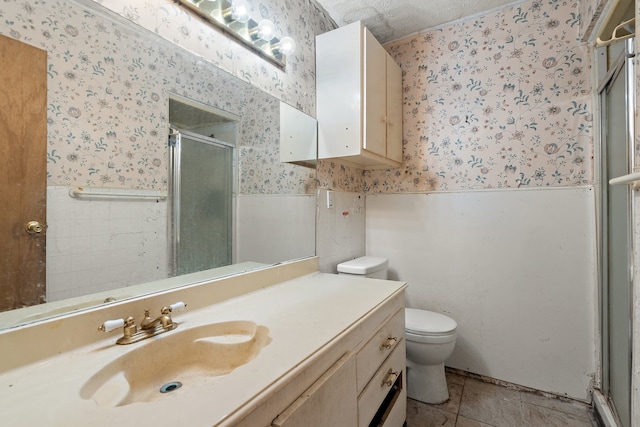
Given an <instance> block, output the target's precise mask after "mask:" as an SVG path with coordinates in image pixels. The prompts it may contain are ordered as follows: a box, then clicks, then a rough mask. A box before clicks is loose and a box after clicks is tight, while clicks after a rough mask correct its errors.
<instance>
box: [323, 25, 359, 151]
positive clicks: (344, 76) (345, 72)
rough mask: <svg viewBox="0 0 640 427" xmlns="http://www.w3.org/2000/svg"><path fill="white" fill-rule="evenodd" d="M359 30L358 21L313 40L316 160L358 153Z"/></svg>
mask: <svg viewBox="0 0 640 427" xmlns="http://www.w3.org/2000/svg"><path fill="white" fill-rule="evenodd" d="M361 35H362V28H361V26H360V23H359V22H354V23H353V24H350V25H346V26H344V27H340V28H338V29H336V30H333V31H329V32H327V33H324V34H320V35H319V36H318V37H317V38H316V103H317V104H316V115H317V118H318V158H319V159H326V158H333V157H348V156H356V155H359V154H360V147H361V140H362V126H361V120H362V118H361V117H362V113H363V110H362V97H361V96H362V95H361V92H362V84H363V82H362V36H361Z"/></svg>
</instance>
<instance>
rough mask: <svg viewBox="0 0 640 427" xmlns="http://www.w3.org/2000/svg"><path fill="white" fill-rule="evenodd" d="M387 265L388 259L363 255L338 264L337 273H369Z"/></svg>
mask: <svg viewBox="0 0 640 427" xmlns="http://www.w3.org/2000/svg"><path fill="white" fill-rule="evenodd" d="M388 265H389V260H388V259H386V258H379V257H373V256H363V257H360V258H356V259H352V260H351V261H346V262H343V263H340V264H338V267H337V269H338V272H339V273H349V274H361V275H365V274H369V273H375V272H376V271H380V270H383V269H385V268H387V266H388Z"/></svg>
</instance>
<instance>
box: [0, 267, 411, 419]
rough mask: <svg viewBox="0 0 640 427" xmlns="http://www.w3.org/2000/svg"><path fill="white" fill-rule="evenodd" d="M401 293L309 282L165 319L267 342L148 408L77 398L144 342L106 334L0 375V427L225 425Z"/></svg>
mask: <svg viewBox="0 0 640 427" xmlns="http://www.w3.org/2000/svg"><path fill="white" fill-rule="evenodd" d="M405 286H406V284H405V283H403V282H394V281H385V280H373V279H364V278H359V277H356V276H346V275H334V274H323V273H313V274H308V275H305V276H302V277H298V278H296V279H293V280H289V281H286V282H283V283H280V284H277V285H273V286H270V287H268V288H265V289H261V290H258V291H255V292H252V293H249V294H245V295H241V296H238V297H235V298H232V299H230V300H227V301H224V302H220V303H217V304H214V305H211V306H209V307H205V308H201V309H198V310H192V311H189V310H188V308H187V311H184V312H180V313H176V314H174V316H173V317H174V321H176V322H177V323H178V324H179V328H178V329H177V330H180V329H182V330H184V329H186V328H192V327H196V326H199V325H204V324H208V323H214V322H225V321H229V320H250V321H253V322H256V323H257V324H260V325H264V326H266V327H267V328H269V337H270V338H271V342H270V343H269V344H268V345H267V346H265V347H264V348H262V350H261V351H260V353H259V354H258V355H257V356H256V358H255V359H253V360H252V361H250V362H249V363H247V364H246V365H243V366H240V367H238V368H236V369H235V370H234V371H233V372H231V373H230V374H227V375H223V376H218V377H210V380H208V381H207V382H206V383H205V384H203V385H200V386H198V387H197V388H193V389H189V387H183V388H182V389H179V390H177V391H175V392H173V393H171V394H167V395H166V397H167V398H166V399H160V400H156V401H153V402H146V403H133V404H129V405H125V406H119V407H99V406H98V405H97V404H96V402H94V401H93V400H90V399H83V398H82V397H81V396H80V394H79V391H80V389H81V387H82V385H83V384H84V383H85V382H86V381H87V380H88V379H89V378H90V377H91V376H92V375H93V374H95V373H96V372H97V371H98V370H100V369H101V368H102V367H104V366H105V365H106V364H107V363H108V362H110V361H112V360H114V359H115V358H117V357H119V356H121V355H123V354H125V353H127V352H129V351H131V350H133V349H135V348H136V346H144V345H145V344H146V342H148V341H150V340H146V341H142V342H140V343H137V344H131V345H125V346H120V345H115V341H116V339H117V338H118V336H120V334H121V332H120V331H114V332H113V333H111V334H109V335H108V336H107V337H106V338H105V339H104V340H101V341H98V342H94V343H92V344H90V345H87V346H84V347H81V348H78V349H76V350H73V351H70V352H68V353H63V354H60V355H57V356H54V357H50V358H47V359H44V360H40V361H38V362H37V363H32V364H29V365H26V366H23V367H20V368H17V369H14V370H11V371H8V372H6V373H4V374H2V375H0V388H1V389H2V390H3V396H2V399H0V413H2V417H3V423H5V424H8V425H24V426H32V425H33V426H36V425H38V426H45V425H46V426H65V427H68V426H87V425H91V426H114V425H117V426H130V425H131V426H134V425H150V426H151V425H152V426H154V427H159V426H176V425H177V426H180V425H188V426H211V425H226V424H227V423H229V422H230V420H233V419H234V418H235V417H236V416H237V413H238V412H239V411H241V410H242V408H243V407H246V405H247V404H248V403H249V402H254V403H255V402H256V401H257V400H259V399H262V398H264V397H266V395H267V394H268V393H265V391H266V390H267V389H268V388H269V387H270V386H272V385H274V384H275V383H276V382H277V381H278V380H280V379H282V378H283V377H285V376H286V375H287V374H288V373H289V372H291V371H292V370H294V369H295V368H297V367H301V366H303V365H304V364H305V363H307V362H309V361H310V360H312V359H314V358H315V357H316V356H317V355H319V354H320V353H321V350H322V349H323V347H325V346H326V345H327V344H328V343H329V342H331V341H332V340H334V339H335V338H336V337H338V336H339V335H340V334H341V333H343V332H345V331H347V330H348V329H349V328H351V327H353V325H355V324H357V323H358V321H359V320H361V319H363V318H364V317H365V316H366V315H367V314H369V313H371V312H372V311H373V310H374V309H375V308H376V307H378V306H379V305H380V304H382V303H383V302H384V301H386V300H388V299H390V298H392V297H394V296H397V295H398V294H399V293H400V292H402V290H403V289H404V287H405ZM185 302H187V303H189V301H185ZM105 320H106V319H105ZM95 327H96V325H93V324H90V325H87V328H95ZM57 333H60V334H62V335H61V336H63V335H64V334H63V331H59V330H54V329H52V330H51V334H57ZM171 333H172V332H168V333H166V334H162V335H159V336H158V337H155V338H152V339H162V337H166V336H169V335H170V334H171ZM61 339H63V338H61ZM7 350H8V349H4V350H3V351H7ZM11 351H20V349H11Z"/></svg>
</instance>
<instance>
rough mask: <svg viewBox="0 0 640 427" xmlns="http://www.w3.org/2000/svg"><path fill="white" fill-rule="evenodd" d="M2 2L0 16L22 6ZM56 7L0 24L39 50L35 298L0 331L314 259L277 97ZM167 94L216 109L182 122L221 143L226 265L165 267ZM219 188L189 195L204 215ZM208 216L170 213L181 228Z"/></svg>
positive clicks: (141, 35)
mask: <svg viewBox="0 0 640 427" xmlns="http://www.w3.org/2000/svg"><path fill="white" fill-rule="evenodd" d="M8 7H9V10H8V11H4V13H5V17H9V16H12V14H14V15H15V16H20V14H21V13H23V10H22V7H21V6H20V5H16V6H15V7H14V6H11V5H10V6H8ZM68 7H69V10H68V11H66V12H64V13H62V12H60V13H59V16H56V17H55V20H54V19H53V18H51V19H49V17H48V16H46V17H45V16H43V17H40V16H35V17H30V21H32V22H36V23H40V22H41V25H42V27H40V26H39V25H40V24H39V25H36V24H33V26H31V27H29V26H21V27H20V28H21V34H17V35H16V34H13V33H12V31H11V30H10V29H9V27H5V25H9V24H8V23H9V22H10V20H9V19H8V18H7V19H6V20H3V23H1V24H0V30H1V31H0V32H1V33H3V34H9V35H11V36H12V37H13V38H16V39H24V40H29V41H30V44H33V45H36V46H40V45H42V46H44V47H46V50H47V52H48V64H47V69H46V70H45V72H46V73H47V75H48V78H47V85H48V89H47V106H48V107H47V108H48V114H47V121H48V123H47V132H48V136H47V158H48V162H47V190H46V199H47V203H46V208H47V226H48V228H47V230H46V248H47V254H46V271H47V273H46V274H47V277H46V300H47V302H46V303H44V304H39V305H33V306H30V307H24V308H17V309H13V310H8V311H4V312H2V313H0V328H6V327H12V326H15V325H19V324H23V323H26V322H30V321H36V320H41V319H44V318H48V317H51V316H57V315H60V314H64V313H68V312H70V311H74V310H80V309H85V308H87V307H92V306H95V305H99V304H103V303H110V302H112V301H114V300H115V301H121V300H122V299H127V298H132V297H136V296H139V295H144V294H148V293H152V292H157V291H158V290H161V289H167V288H171V287H176V286H181V285H185V284H189V283H194V282H198V281H204V280H209V279H211V278H215V277H220V276H227V275H231V274H237V273H241V272H245V271H248V270H252V269H256V268H262V267H265V266H269V265H273V264H274V263H280V262H284V261H287V260H292V259H299V258H304V257H309V256H313V255H315V170H314V169H310V168H308V167H303V166H299V165H295V164H291V163H287V162H281V160H280V147H279V146H280V144H279V138H280V109H281V103H280V100H278V99H276V98H275V97H273V96H271V95H269V94H267V93H265V92H263V91H261V90H259V89H257V88H256V87H254V86H253V85H251V84H249V83H247V82H244V81H242V80H240V79H238V78H236V77H234V76H232V75H230V74H228V73H227V72H225V71H223V70H221V69H219V68H217V67H216V66H214V65H213V64H211V63H209V62H206V61H203V60H202V58H200V57H198V56H196V55H193V54H191V53H189V52H188V51H186V50H185V49H182V48H180V47H178V46H177V45H175V44H173V43H170V42H168V41H166V40H165V39H163V38H161V37H159V36H157V35H155V34H152V33H150V32H148V31H146V30H144V29H141V28H139V27H137V26H136V25H134V24H132V23H130V22H129V21H127V20H125V19H124V18H122V17H119V16H115V15H113V14H110V13H109V14H106V13H103V12H100V13H93V11H91V10H90V8H89V9H88V7H87V6H86V5H85V6H82V7H81V6H78V5H77V4H75V3H74V2H70V3H69V5H68ZM93 7H97V8H99V7H100V6H97V5H96V6H92V8H93ZM42 10H43V9H37V8H36V9H33V10H31V11H30V13H35V14H37V13H40V12H41V11H42ZM63 17H66V18H67V19H70V20H69V21H68V22H65V21H64V20H63ZM41 18H42V19H41ZM53 21H55V22H53ZM54 27H55V32H56V34H52V32H53V31H54ZM87 32H89V33H91V37H88V38H84V39H83V40H80V38H81V37H79V34H81V35H82V34H86V33H87ZM57 33H60V34H57ZM60 40H65V41H67V42H66V43H60ZM170 100H178V101H179V102H180V103H181V104H183V105H185V106H187V107H188V108H190V109H192V111H191V113H192V114H196V115H198V114H205V113H211V112H213V113H214V114H216V115H217V116H218V117H223V118H224V119H225V120H223V121H222V122H223V123H222V124H220V123H217V124H212V123H208V124H203V123H199V124H198V121H197V120H198V119H197V118H196V119H194V120H193V123H192V126H191V125H189V124H188V123H189V121H188V120H187V122H186V123H187V124H186V125H185V124H184V123H185V122H184V120H182V118H181V122H182V123H181V124H180V126H181V127H182V128H185V127H190V128H189V129H181V131H182V132H183V135H187V136H188V137H191V138H195V137H197V136H198V135H200V136H204V137H206V138H204V139H206V140H207V141H206V142H207V143H209V142H210V140H215V141H223V142H227V143H228V144H229V145H228V149H229V151H228V152H227V154H225V156H226V157H225V158H226V159H227V160H228V162H227V163H226V164H227V165H228V167H229V170H228V171H227V172H226V175H227V179H228V181H229V182H230V183H231V184H230V185H231V187H232V188H231V189H229V188H226V190H225V191H226V192H227V193H228V195H229V196H228V199H227V202H228V203H229V205H228V206H227V207H225V208H224V210H225V211H228V212H230V216H231V218H232V219H231V222H229V223H228V230H229V233H228V236H226V237H224V238H225V239H228V240H221V239H222V237H220V236H214V237H212V238H211V239H210V240H216V243H217V244H218V245H219V246H226V247H227V248H229V247H230V250H229V256H228V258H227V261H230V262H223V263H221V264H216V265H212V266H207V267H206V268H205V271H193V270H189V272H188V273H186V274H183V275H180V276H173V277H172V272H171V262H172V260H171V258H172V256H171V250H170V244H171V240H172V237H171V236H170V234H169V232H168V224H170V223H171V221H170V218H171V216H172V215H175V212H172V210H171V201H172V197H171V192H170V190H171V182H172V177H171V176H170V174H169V165H170V161H171V158H170V146H169V133H170V122H171V118H172V116H173V117H175V112H174V113H172V112H171V111H170V109H169V104H170ZM286 107H289V106H288V105H287V106H286ZM203 112H204V113H203ZM307 117H308V116H307ZM308 119H310V120H309V123H311V124H312V125H313V126H315V120H313V119H312V118H310V117H308ZM213 128H215V130H211V129H213ZM229 139H232V141H229ZM191 156H192V158H195V159H197V158H198V157H199V154H198V153H197V152H196V153H195V154H192V155H191ZM184 157H185V158H187V157H188V156H187V155H184ZM229 159H230V160H229ZM202 167H203V169H202V170H201V171H196V172H195V173H193V174H192V175H191V176H190V177H189V179H191V180H195V182H194V184H195V186H196V188H197V187H200V185H199V183H202V184H204V182H205V181H206V180H207V179H209V178H211V176H212V175H213V169H212V168H213V166H211V163H207V162H205V163H204V165H203V166H202ZM184 168H185V169H192V167H191V164H190V163H188V164H186V165H185V166H184ZM216 171H217V169H216ZM223 175H224V174H223ZM229 176H230V177H231V178H228V177H229ZM227 190H228V191H227ZM218 193H221V191H220V190H216V189H214V188H213V187H211V188H210V191H208V192H207V193H206V194H205V195H200V196H197V198H196V200H197V201H198V203H202V206H204V209H208V208H211V210H212V211H216V209H218V203H219V202H218V200H219V199H218ZM220 211H222V208H220V209H218V210H217V211H216V212H220ZM216 215H217V214H216ZM213 220H217V218H214V219H208V220H205V219H202V218H200V219H195V218H193V219H190V218H189V217H188V215H186V214H184V213H183V217H182V221H183V223H185V224H187V228H189V227H190V228H191V232H192V234H194V233H195V234H198V230H200V229H203V228H205V227H206V228H208V227H210V225H211V221H213ZM206 221H209V222H206ZM194 230H195V231H194ZM229 240H230V241H229ZM222 241H226V242H227V244H226V245H221V242H222ZM196 250H197V249H196Z"/></svg>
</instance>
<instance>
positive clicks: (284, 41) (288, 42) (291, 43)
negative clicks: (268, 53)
mask: <svg viewBox="0 0 640 427" xmlns="http://www.w3.org/2000/svg"><path fill="white" fill-rule="evenodd" d="M278 50H279V51H280V53H281V54H283V55H285V56H289V55H291V54H292V53H293V52H295V51H296V42H295V40H293V39H292V38H291V37H289V36H286V37H283V38H281V39H280V43H279V44H278Z"/></svg>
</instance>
